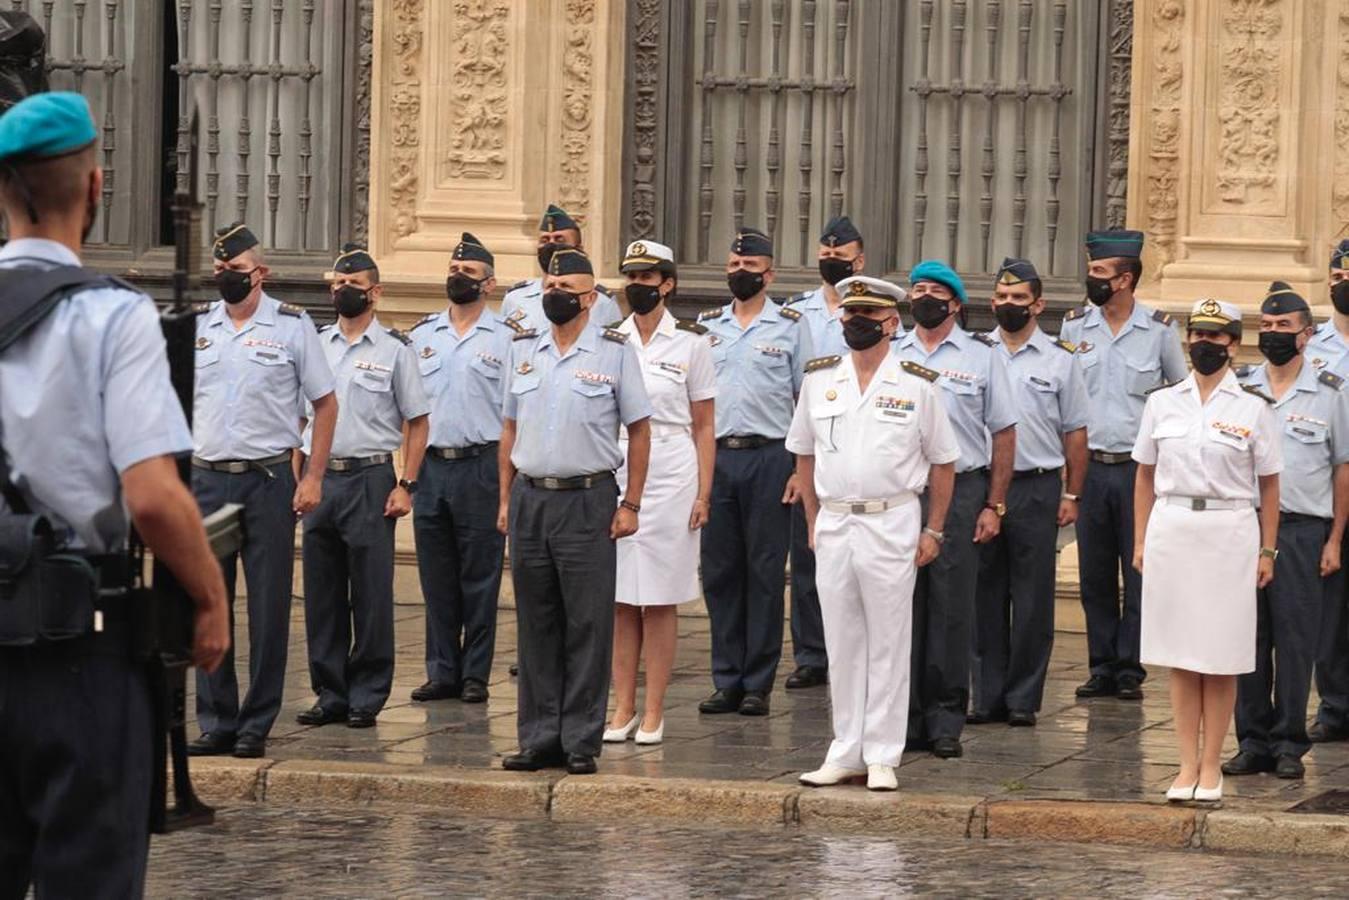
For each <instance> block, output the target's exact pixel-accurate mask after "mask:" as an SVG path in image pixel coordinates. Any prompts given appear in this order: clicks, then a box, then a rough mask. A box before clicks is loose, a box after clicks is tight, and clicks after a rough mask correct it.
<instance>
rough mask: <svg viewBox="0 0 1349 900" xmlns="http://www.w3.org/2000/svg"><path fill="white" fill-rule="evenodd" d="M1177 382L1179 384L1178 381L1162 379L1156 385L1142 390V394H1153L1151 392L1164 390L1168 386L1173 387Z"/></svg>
mask: <svg viewBox="0 0 1349 900" xmlns="http://www.w3.org/2000/svg"><path fill="white" fill-rule="evenodd" d="M1178 384H1180V382H1179V381H1163V382H1162V383H1161V384H1159V385H1157V386H1156V387H1150V388H1148V389H1147V390H1146V391H1144V392H1143V395H1144V396H1147V395H1148V394H1153V393H1156V392H1157V391H1164V390H1166V389H1167V388H1169V387H1175V386H1176V385H1178Z"/></svg>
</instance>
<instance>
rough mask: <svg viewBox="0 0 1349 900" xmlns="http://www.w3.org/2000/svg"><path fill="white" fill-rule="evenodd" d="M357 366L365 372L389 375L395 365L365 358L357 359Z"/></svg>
mask: <svg viewBox="0 0 1349 900" xmlns="http://www.w3.org/2000/svg"><path fill="white" fill-rule="evenodd" d="M355 365H356V368H358V369H360V370H362V371H364V372H378V373H380V374H382V375H388V374H389V373H390V372H392V371H393V366H381V365H380V364H379V363H375V362H370V361H368V360H364V359H358V360H356V363H355Z"/></svg>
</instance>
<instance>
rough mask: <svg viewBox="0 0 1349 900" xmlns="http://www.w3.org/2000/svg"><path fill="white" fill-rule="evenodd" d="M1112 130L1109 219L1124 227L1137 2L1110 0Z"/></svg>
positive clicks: (1108, 165)
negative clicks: (1135, 6) (1135, 4)
mask: <svg viewBox="0 0 1349 900" xmlns="http://www.w3.org/2000/svg"><path fill="white" fill-rule="evenodd" d="M1109 41H1110V83H1109V88H1108V90H1109V93H1110V109H1109V117H1110V118H1109V123H1110V130H1109V133H1108V134H1107V138H1106V140H1107V159H1106V188H1105V196H1106V221H1105V224H1106V225H1108V226H1109V227H1111V228H1123V227H1124V219H1125V213H1126V212H1127V211H1128V209H1127V208H1128V200H1129V104H1130V100H1131V97H1132V87H1133V71H1132V70H1133V44H1134V2H1133V0H1111V2H1110V32H1109Z"/></svg>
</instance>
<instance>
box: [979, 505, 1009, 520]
mask: <svg viewBox="0 0 1349 900" xmlns="http://www.w3.org/2000/svg"><path fill="white" fill-rule="evenodd" d="M984 509H991V510H993V511H994V512H995V513H997V514H998V518H999V519H1001V518H1002V517H1003V516H1005V515H1007V504H1006V503H985V504H984Z"/></svg>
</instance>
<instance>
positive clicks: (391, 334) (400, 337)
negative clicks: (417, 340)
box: [385, 328, 412, 347]
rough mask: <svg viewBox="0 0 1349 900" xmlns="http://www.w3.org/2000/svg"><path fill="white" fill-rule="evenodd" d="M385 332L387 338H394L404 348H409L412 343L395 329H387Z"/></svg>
mask: <svg viewBox="0 0 1349 900" xmlns="http://www.w3.org/2000/svg"><path fill="white" fill-rule="evenodd" d="M385 330H386V331H388V332H389V337H391V338H394V339H395V340H397V341H398V342H399V343H401V344H402V345H403V346H404V347H406V346H409V345H410V344H411V343H412V338H410V337H408V336H407V335H406V334H403V332H401V331H399V330H398V329H397V328H388V329H385Z"/></svg>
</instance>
